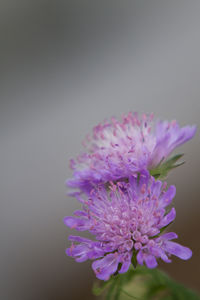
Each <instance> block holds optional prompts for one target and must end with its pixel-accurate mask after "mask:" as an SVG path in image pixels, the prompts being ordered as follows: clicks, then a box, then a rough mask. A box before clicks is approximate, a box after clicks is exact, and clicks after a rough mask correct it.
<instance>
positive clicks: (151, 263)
mask: <svg viewBox="0 0 200 300" xmlns="http://www.w3.org/2000/svg"><path fill="white" fill-rule="evenodd" d="M144 261H145V263H146V265H147V267H148V268H149V269H153V268H155V267H157V265H158V263H157V261H156V259H155V256H153V255H151V254H145V256H144Z"/></svg>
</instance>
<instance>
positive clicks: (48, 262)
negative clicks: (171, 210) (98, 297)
mask: <svg viewBox="0 0 200 300" xmlns="http://www.w3.org/2000/svg"><path fill="white" fill-rule="evenodd" d="M199 15H200V1H199V0H196V1H195V0H190V1H187V0H186V1H185V0H168V1H160V0H158V1H156V0H155V1H154V0H148V1H135V0H134V1H123V0H120V1H118V0H114V1H110V0H105V1H104V0H101V1H95V0H91V1H87V0H85V1H81V0H79V1H78V0H71V1H70V0H56V1H50V0H49V1H47V0H24V1H23V0H18V1H16V0H13V1H12V0H1V2H0V34H1V47H0V48H1V49H0V51H1V55H0V59H1V87H0V104H1V107H0V128H1V130H0V137H1V147H0V165H1V169H0V173H1V180H0V193H1V197H0V202H1V209H0V222H1V226H0V232H1V247H0V260H1V269H0V273H1V274H0V276H1V278H0V285H1V287H0V296H1V297H0V298H1V299H3V300H13V299H14V300H35V299H39V300H40V299H41V300H55V299H56V300H66V299H93V298H92V296H91V293H90V289H91V286H92V282H93V279H94V274H93V272H92V270H91V267H90V262H88V263H87V262H86V263H82V264H78V263H76V262H75V261H73V260H72V259H70V258H68V257H67V256H66V255H65V248H66V247H67V246H68V245H69V244H68V242H67V235H68V234H69V233H70V230H68V229H67V228H66V227H65V226H64V224H63V221H62V219H63V217H64V216H66V215H71V214H72V212H73V210H74V209H75V208H78V207H79V203H77V202H76V200H74V199H72V198H69V197H68V196H66V193H67V189H66V187H65V180H66V178H68V177H70V176H71V172H70V170H69V167H68V161H69V159H70V158H71V157H73V156H75V155H76V154H78V153H79V151H80V145H81V140H82V139H83V137H84V136H85V135H86V133H87V132H88V131H90V129H91V128H92V126H93V125H95V124H96V123H97V122H99V121H101V120H103V119H104V118H108V117H110V116H112V115H116V116H119V115H120V114H121V113H122V112H128V111H130V110H131V111H139V112H154V113H155V116H156V117H160V118H162V119H170V120H171V119H177V120H178V121H179V122H180V123H181V125H185V124H197V125H198V126H199V127H200V118H199V114H200V18H199ZM199 133H200V129H199V130H198V131H197V134H196V137H195V139H193V140H192V141H191V142H189V143H188V144H186V145H184V146H182V147H181V148H180V149H179V151H178V152H184V153H186V155H185V160H186V164H185V165H183V166H182V167H180V168H179V169H176V170H174V172H173V173H172V174H171V175H170V176H169V180H168V181H169V183H172V182H173V183H174V184H175V185H176V187H177V195H176V199H175V201H176V209H177V219H176V222H175V224H174V225H173V230H174V231H176V232H177V233H178V234H179V241H180V242H181V243H182V244H184V245H187V246H189V247H191V248H192V250H193V257H192V259H191V260H190V261H187V262H184V261H181V260H178V259H176V258H174V259H173V263H172V264H169V265H166V264H165V265H164V264H162V265H161V266H162V268H163V269H165V270H167V271H168V273H169V274H170V275H171V276H173V277H174V278H175V279H177V280H179V281H181V282H182V283H184V284H186V285H188V286H189V287H192V288H195V289H197V290H199V291H200V289H199V283H200V280H199V278H200V271H199V270H200V240H199V231H200V219H199V209H200V199H199V196H200V184H199V177H200V171H199V170H200V157H199V153H200V136H199Z"/></svg>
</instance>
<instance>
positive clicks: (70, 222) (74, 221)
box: [64, 217, 91, 231]
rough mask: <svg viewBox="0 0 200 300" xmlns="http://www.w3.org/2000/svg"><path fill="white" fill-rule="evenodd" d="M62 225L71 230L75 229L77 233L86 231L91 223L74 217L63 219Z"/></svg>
mask: <svg viewBox="0 0 200 300" xmlns="http://www.w3.org/2000/svg"><path fill="white" fill-rule="evenodd" d="M64 223H65V225H67V226H68V227H70V228H71V229H73V228H75V229H76V230H78V231H84V230H88V229H90V226H91V221H89V220H87V219H85V220H84V219H78V218H75V217H65V218H64Z"/></svg>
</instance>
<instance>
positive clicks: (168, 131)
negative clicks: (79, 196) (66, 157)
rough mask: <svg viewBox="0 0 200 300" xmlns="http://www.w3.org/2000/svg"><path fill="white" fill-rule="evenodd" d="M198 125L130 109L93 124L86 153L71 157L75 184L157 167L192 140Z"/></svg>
mask: <svg viewBox="0 0 200 300" xmlns="http://www.w3.org/2000/svg"><path fill="white" fill-rule="evenodd" d="M195 132H196V126H185V127H182V128H181V127H180V126H179V125H178V123H177V122H176V121H172V122H168V121H155V122H154V121H153V115H146V114H143V116H142V117H141V118H139V117H138V115H137V113H131V112H130V113H129V114H128V115H125V116H123V117H122V120H121V121H118V120H116V119H115V118H112V119H111V122H108V121H105V122H103V123H101V124H99V125H97V126H96V127H94V128H93V133H92V135H88V136H87V138H86V139H85V141H84V142H83V145H84V146H85V148H86V151H85V153H83V154H81V155H80V156H78V158H77V159H76V160H71V164H70V166H71V168H72V169H73V171H74V174H73V178H72V179H70V180H68V181H67V184H68V185H69V186H71V187H78V188H80V189H86V188H87V187H90V186H91V185H92V184H97V183H102V182H103V183H105V182H108V181H110V180H114V181H115V180H120V179H122V178H127V177H129V176H132V175H133V174H135V173H136V172H141V171H142V170H147V169H148V170H151V169H154V168H156V166H158V165H159V164H160V163H161V162H164V161H165V160H166V159H167V157H168V156H169V155H170V154H171V152H172V151H173V150H174V149H175V148H176V147H178V146H180V145H181V144H183V143H185V142H187V141H188V140H190V139H191V138H192V137H193V136H194V134H195Z"/></svg>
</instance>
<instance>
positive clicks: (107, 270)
mask: <svg viewBox="0 0 200 300" xmlns="http://www.w3.org/2000/svg"><path fill="white" fill-rule="evenodd" d="M118 263H119V257H118V255H116V254H115V253H111V254H107V255H106V256H105V257H104V258H102V259H99V260H96V261H94V262H93V264H92V269H93V270H94V272H95V274H96V277H97V278H98V279H101V280H108V279H109V278H110V276H111V275H112V274H114V273H115V272H116V271H117V267H118Z"/></svg>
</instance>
